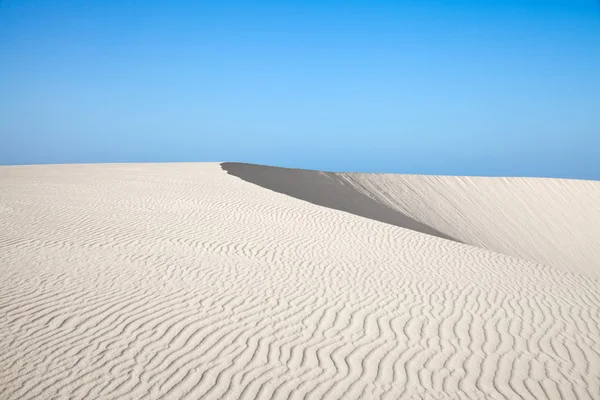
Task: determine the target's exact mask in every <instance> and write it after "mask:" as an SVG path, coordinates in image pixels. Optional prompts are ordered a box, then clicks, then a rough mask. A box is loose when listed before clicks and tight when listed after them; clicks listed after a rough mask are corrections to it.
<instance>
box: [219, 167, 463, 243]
mask: <svg viewBox="0 0 600 400" xmlns="http://www.w3.org/2000/svg"><path fill="white" fill-rule="evenodd" d="M221 168H223V170H225V171H227V173H228V174H229V175H233V176H236V177H238V178H240V179H242V180H244V181H246V182H249V183H253V184H255V185H258V186H261V187H263V188H265V189H269V190H272V191H274V192H278V193H282V194H286V195H288V196H291V197H295V198H297V199H300V200H304V201H307V202H309V203H312V204H316V205H318V206H323V207H327V208H331V209H334V210H339V211H345V212H348V213H350V214H354V215H358V216H361V217H365V218H370V219H373V220H376V221H379V222H383V223H386V224H390V225H395V226H399V227H401V228H405V229H411V230H413V231H417V232H421V233H425V234H428V235H432V236H437V237H439V238H443V239H448V240H453V241H455V242H459V241H458V240H456V239H454V238H452V237H450V236H448V235H445V234H443V233H441V232H439V231H437V230H436V229H433V228H432V227H430V226H428V225H425V224H423V223H421V222H419V221H416V220H414V219H413V218H411V217H409V216H407V215H405V214H403V213H401V212H399V211H397V210H394V209H392V208H390V207H388V206H386V205H385V204H382V203H380V202H378V201H376V200H375V199H373V198H371V197H369V196H367V195H366V194H364V193H361V192H360V191H358V190H356V188H354V187H353V186H352V185H350V184H348V182H347V181H346V180H345V179H343V178H342V177H341V176H340V175H338V174H336V173H334V172H321V171H313V170H305V169H292V168H281V167H270V166H266V165H257V164H246V163H237V162H224V163H221Z"/></svg>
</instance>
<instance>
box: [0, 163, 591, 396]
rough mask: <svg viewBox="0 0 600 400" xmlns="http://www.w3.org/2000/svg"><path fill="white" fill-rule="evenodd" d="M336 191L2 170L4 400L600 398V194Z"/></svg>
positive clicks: (406, 181)
mask: <svg viewBox="0 0 600 400" xmlns="http://www.w3.org/2000/svg"><path fill="white" fill-rule="evenodd" d="M270 176H271V175H270ZM278 176H279V175H278V174H273V175H272V178H273V179H275V180H277V179H287V178H286V177H285V176H283V177H281V178H277V177H278ZM323 176H325V177H326V178H327V179H329V180H331V181H332V182H338V181H335V179H338V178H340V179H342V180H345V182H346V183H344V185H349V186H350V187H353V188H359V189H360V190H361V191H366V192H368V193H367V195H366V198H367V197H368V198H370V199H372V200H373V201H374V202H375V203H377V204H384V203H385V204H386V205H387V207H388V209H389V210H391V211H390V212H391V214H389V216H390V218H393V221H391V222H390V223H386V220H385V218H387V217H386V215H387V214H386V212H387V211H385V210H383V209H381V208H377V207H378V206H377V204H375V203H372V204H371V203H369V202H368V201H367V200H368V199H366V198H365V199H358V200H356V201H354V200H352V199H346V200H347V201H346V202H345V203H344V204H342V205H341V206H340V208H341V209H344V207H350V209H349V210H347V211H349V212H344V211H339V210H336V209H333V208H335V207H333V208H328V207H323V206H319V205H316V204H312V203H309V202H307V201H303V200H301V199H299V198H294V197H290V196H287V195H285V194H282V193H278V192H275V191H272V190H268V189H266V188H264V187H261V186H257V185H254V184H252V183H249V182H246V181H244V180H242V179H240V178H237V177H236V176H233V175H228V174H227V173H226V172H225V171H223V170H222V169H221V167H220V165H218V164H123V165H116V164H115V165H55V166H18V167H0V268H1V269H0V271H1V272H2V276H1V278H2V279H1V280H0V398H1V399H40V398H41V399H45V398H48V399H50V398H61V399H62V398H65V399H68V398H74V399H79V398H100V399H114V398H135V399H138V398H151V399H157V398H168V399H180V398H189V399H199V398H203V399H238V398H240V399H254V398H260V399H268V398H274V399H288V398H289V399H307V400H309V399H322V398H326V399H333V398H343V399H358V398H362V399H374V398H384V399H397V398H407V399H420V398H425V399H463V398H472V399H506V398H508V399H533V398H537V399H545V398H550V399H559V398H563V399H599V398H600V279H597V278H595V276H597V275H595V274H597V273H598V269H599V266H598V265H599V263H600V260H599V259H598V252H597V245H598V241H597V239H596V240H594V239H595V238H594V237H589V238H588V237H587V236H588V235H596V238H597V237H600V235H598V232H599V230H598V215H599V214H600V211H599V207H600V206H599V205H598V204H600V198H599V197H598V193H599V185H600V183H598V182H574V181H563V180H501V179H490V178H477V179H476V178H472V179H471V178H439V177H410V176H408V177H407V176H396V177H394V176H381V175H380V176H373V175H370V176H367V175H337V177H338V178H335V177H334V178H335V179H334V178H332V177H330V176H329V175H323ZM382 177H383V178H382ZM308 183H309V184H310V182H308ZM336 184H337V183H336ZM291 186H292V187H295V186H297V187H300V186H302V185H300V184H298V185H295V184H294V182H293V181H292V182H291ZM309 186H310V185H309ZM407 188H410V190H409V189H407ZM506 192H508V194H509V195H510V196H509V197H504V196H502V194H503V193H506ZM323 193H325V192H324V189H323V190H320V195H322V196H325V197H327V195H326V194H323ZM507 198H510V200H507ZM574 199H575V200H574ZM484 200H485V201H484ZM550 200H551V201H550ZM574 201H576V202H580V203H574ZM346 203H347V204H346ZM353 207H358V208H353ZM436 207H437V208H436ZM556 207H562V208H560V209H558V208H556ZM499 210H503V212H499ZM350 212H353V213H354V214H358V215H353V214H351V213H350ZM363 212H366V213H374V215H375V217H374V218H375V219H371V218H365V217H364V216H360V215H362V214H361V213H363ZM394 213H396V214H394ZM448 213H450V215H448ZM403 217H407V218H408V219H406V218H404V219H403ZM377 218H379V219H380V220H377ZM415 222H416V223H419V224H421V225H414V226H415V230H412V229H405V228H403V227H402V226H403V225H411V224H414V223H415ZM455 224H459V225H460V226H457V225H455ZM411 226H413V225H411ZM427 229H434V230H436V231H438V232H439V234H437V236H445V235H447V236H450V237H452V238H454V239H456V240H460V241H463V242H465V243H472V244H476V245H478V246H481V247H488V248H493V249H494V250H499V251H502V250H506V251H505V253H507V254H510V255H505V254H503V253H502V252H493V251H490V250H487V249H484V248H481V247H477V246H472V245H470V244H463V243H459V242H457V241H454V240H448V239H444V238H440V237H436V236H433V234H436V233H433V234H432V235H429V234H426V233H421V231H426V230H427ZM503 246H504V247H503ZM532 247H533V248H532ZM516 256H520V257H516ZM521 257H522V258H521ZM527 259H529V260H534V261H537V262H533V261H528V260H527ZM542 261H545V263H543V262H542ZM544 264H546V265H544Z"/></svg>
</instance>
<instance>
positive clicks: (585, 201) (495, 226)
mask: <svg viewBox="0 0 600 400" xmlns="http://www.w3.org/2000/svg"><path fill="white" fill-rule="evenodd" d="M223 168H224V169H225V170H227V171H228V172H229V173H230V174H232V175H234V176H237V177H240V178H242V179H244V180H246V181H248V182H252V183H255V184H257V185H260V186H263V187H265V188H268V189H271V190H274V191H277V192H280V193H285V194H288V195H290V196H294V197H297V198H300V199H302V200H306V201H310V202H311V203H314V204H318V205H321V206H325V207H330V208H334V209H337V210H342V211H347V212H350V213H353V214H356V215H361V216H363V217H367V218H373V219H376V220H378V221H382V222H387V223H391V224H393V225H397V226H400V227H403V228H408V229H412V230H416V231H418V232H423V233H428V234H430V235H435V236H438V237H443V238H447V239H453V240H456V241H460V242H461V243H467V244H471V245H474V246H478V247H482V248H485V249H489V250H493V251H497V252H500V253H505V254H509V255H513V256H516V257H521V258H524V259H527V260H530V261H534V262H538V263H540V264H545V265H549V266H552V267H555V268H560V269H563V270H565V271H572V272H580V273H583V274H586V275H588V276H591V277H595V278H600V240H599V239H598V238H600V205H599V204H600V182H594V181H583V180H568V179H540V178H485V177H463V176H428V175H395V174H357V173H331V172H318V171H308V170H298V169H286V168H276V167H268V166H261V165H253V164H243V163H223ZM367 203H368V204H367Z"/></svg>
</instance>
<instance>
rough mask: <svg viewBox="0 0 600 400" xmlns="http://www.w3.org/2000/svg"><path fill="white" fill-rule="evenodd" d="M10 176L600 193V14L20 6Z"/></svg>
mask: <svg viewBox="0 0 600 400" xmlns="http://www.w3.org/2000/svg"><path fill="white" fill-rule="evenodd" d="M0 138H1V143H0V164H25V163H80V162H141V161H152V162H154V161H156V162H159V161H247V162H255V163H263V164H274V165H282V166H293V167H304V168H317V169H329V170H355V171H373V172H406V173H437V174H469V175H525V176H556V177H575V178H585V179H600V2H598V1H594V0H589V1H586V0H522V1H514V0H472V1H452V0H439V1H433V0H428V1H424V0H423V1H417V0H412V1H401V0H396V1H308V0H307V1H296V2H289V1H287V2H283V1H277V2H276V1H272V2H270V1H259V0H257V1H214V2H209V1H188V2H183V1H160V2H159V1H126V0H123V1H110V0H104V1H95V2H92V1H52V0H47V1H25V0H22V1H16V0H14V1H11V0H0Z"/></svg>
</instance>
